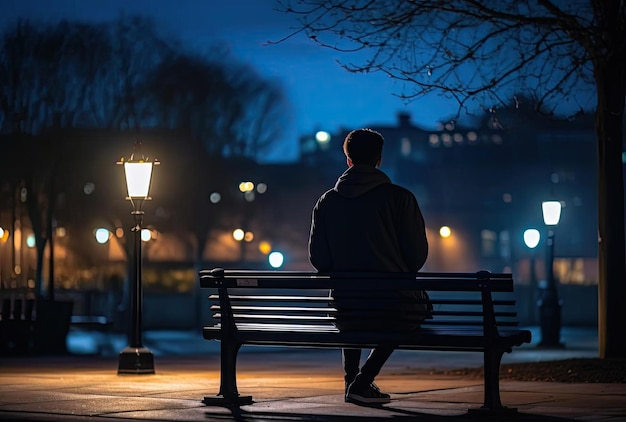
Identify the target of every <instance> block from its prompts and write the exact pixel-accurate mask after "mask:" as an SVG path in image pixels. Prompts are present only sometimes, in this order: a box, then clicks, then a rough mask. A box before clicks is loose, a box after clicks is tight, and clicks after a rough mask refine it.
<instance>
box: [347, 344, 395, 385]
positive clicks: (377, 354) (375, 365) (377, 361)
mask: <svg viewBox="0 0 626 422" xmlns="http://www.w3.org/2000/svg"><path fill="white" fill-rule="evenodd" d="M394 349H395V348H394V347H393V346H379V347H376V348H374V349H372V351H371V352H370V355H369V356H368V357H367V360H366V361H365V363H364V364H363V367H362V368H361V371H360V372H359V375H357V378H356V379H355V381H358V382H359V384H361V385H369V384H371V383H373V382H374V378H376V376H377V375H378V374H379V372H380V370H381V369H382V367H383V365H384V364H385V362H387V359H389V357H390V356H391V354H392V353H393V351H394Z"/></svg>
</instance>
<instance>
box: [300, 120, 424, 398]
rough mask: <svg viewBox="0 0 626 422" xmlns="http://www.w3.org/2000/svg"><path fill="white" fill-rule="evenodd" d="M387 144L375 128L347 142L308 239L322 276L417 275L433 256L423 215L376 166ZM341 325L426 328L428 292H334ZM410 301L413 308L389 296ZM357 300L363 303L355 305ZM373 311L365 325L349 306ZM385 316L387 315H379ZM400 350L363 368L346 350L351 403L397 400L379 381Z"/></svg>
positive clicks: (387, 349) (373, 357) (381, 352)
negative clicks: (366, 273)
mask: <svg viewBox="0 0 626 422" xmlns="http://www.w3.org/2000/svg"><path fill="white" fill-rule="evenodd" d="M383 143H384V139H383V137H382V135H381V134H380V133H378V132H376V131H373V130H371V129H358V130H353V131H352V132H350V133H349V134H348V135H347V137H346V139H345V140H344V143H343V151H344V153H345V155H346V158H347V164H348V169H347V170H346V171H345V172H344V173H343V174H342V175H341V176H340V177H339V179H338V180H337V183H336V184H335V187H334V188H332V189H330V190H328V191H327V192H325V193H324V194H323V195H322V196H321V197H320V198H319V200H318V201H317V203H316V204H315V207H314V209H313V213H312V221H311V231H310V237H309V259H310V262H311V264H312V265H313V266H314V267H315V269H316V270H317V271H320V272H340V271H372V272H396V273H397V272H405V273H406V272H417V271H419V270H420V268H422V266H423V265H424V262H425V261H426V258H427V256H428V241H427V239H426V229H425V226H424V218H423V216H422V213H421V211H420V208H419V206H418V203H417V200H416V198H415V196H414V195H413V194H412V193H411V192H410V191H409V190H407V189H405V188H403V187H401V186H398V185H395V184H393V183H391V180H390V179H389V177H387V175H386V174H385V173H383V172H382V171H380V170H379V169H378V168H377V167H378V166H380V164H381V159H382V149H383ZM331 294H332V297H333V301H334V305H335V307H336V309H337V322H336V325H337V327H338V328H339V329H340V330H342V331H347V330H350V331H359V330H368V331H374V330H381V331H390V330H395V331H404V330H415V329H418V328H419V324H420V322H421V320H423V316H424V314H425V310H426V309H425V308H426V305H425V298H426V294H425V292H423V291H400V292H393V291H389V290H385V289H384V286H381V290H380V291H372V292H371V293H370V292H368V296H364V295H363V292H355V291H349V290H339V289H335V290H334V291H333V292H331ZM390 296H392V297H393V296H397V297H398V298H399V299H400V298H404V303H406V306H398V303H400V304H401V303H402V300H398V301H396V302H394V303H395V304H396V305H395V306H394V307H393V309H389V308H388V307H387V309H385V307H386V305H388V304H389V301H387V302H385V301H384V300H382V298H384V297H390ZM355 301H356V302H357V303H360V304H361V306H355ZM355 307H356V308H360V309H363V308H367V309H368V310H371V312H372V313H373V314H374V315H376V318H375V319H373V320H371V321H369V322H368V323H367V324H365V323H364V322H363V321H364V320H363V318H362V317H361V318H358V317H355V318H351V315H350V308H352V309H354V308H355ZM381 314H382V316H380V315H381ZM393 350H394V347H393V346H379V347H376V348H374V349H372V351H371V352H370V355H369V356H368V358H367V360H366V361H365V363H364V364H363V366H362V367H361V366H360V360H361V349H343V350H342V356H343V368H344V371H345V400H346V401H347V402H351V403H355V404H362V405H371V404H382V403H389V401H390V396H389V395H388V394H384V393H382V392H381V391H380V390H379V389H378V387H377V386H376V384H375V383H374V379H375V377H376V376H377V375H378V373H379V372H380V370H381V368H382V367H383V365H384V364H385V362H386V361H387V359H388V358H389V356H391V353H392V352H393Z"/></svg>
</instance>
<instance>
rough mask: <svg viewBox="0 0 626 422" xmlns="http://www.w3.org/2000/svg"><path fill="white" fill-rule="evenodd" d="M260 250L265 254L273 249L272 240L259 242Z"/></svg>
mask: <svg viewBox="0 0 626 422" xmlns="http://www.w3.org/2000/svg"><path fill="white" fill-rule="evenodd" d="M259 251H261V253H262V254H263V255H267V254H268V253H270V252H271V251H272V245H271V244H270V242H267V241H265V240H264V241H262V242H261V243H259Z"/></svg>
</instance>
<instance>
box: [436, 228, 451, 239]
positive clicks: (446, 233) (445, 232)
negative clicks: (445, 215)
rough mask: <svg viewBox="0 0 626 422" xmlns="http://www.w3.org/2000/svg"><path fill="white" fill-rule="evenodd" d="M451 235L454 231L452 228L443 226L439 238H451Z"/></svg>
mask: <svg viewBox="0 0 626 422" xmlns="http://www.w3.org/2000/svg"><path fill="white" fill-rule="evenodd" d="M451 234H452V230H450V227H448V226H441V228H440V229H439V236H441V237H443V238H444V239H445V238H447V237H450V235H451Z"/></svg>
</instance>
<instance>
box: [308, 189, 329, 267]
mask: <svg viewBox="0 0 626 422" xmlns="http://www.w3.org/2000/svg"><path fill="white" fill-rule="evenodd" d="M309 261H310V262H311V265H313V267H315V269H316V270H317V271H330V270H331V269H332V258H331V255H330V250H329V248H328V238H327V236H326V227H325V226H324V219H323V218H322V217H321V216H320V201H318V202H317V204H315V207H314V208H313V215H312V217H311V231H310V233H309Z"/></svg>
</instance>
